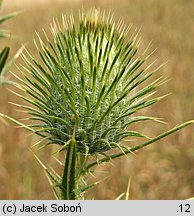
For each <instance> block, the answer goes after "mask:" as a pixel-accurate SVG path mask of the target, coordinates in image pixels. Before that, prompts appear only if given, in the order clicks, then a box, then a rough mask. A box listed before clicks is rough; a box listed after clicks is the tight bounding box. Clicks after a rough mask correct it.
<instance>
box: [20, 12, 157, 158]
mask: <svg viewBox="0 0 194 216" xmlns="http://www.w3.org/2000/svg"><path fill="white" fill-rule="evenodd" d="M128 30H129V29H126V28H125V26H124V24H123V22H122V21H119V22H115V21H114V18H113V16H111V15H108V16H107V15H106V13H104V12H101V11H100V10H96V9H92V10H90V11H89V12H88V13H86V14H85V13H84V12H83V11H82V12H81V13H80V16H79V24H78V26H77V25H76V23H75V21H74V19H73V16H69V17H65V16H64V15H63V16H62V19H61V22H59V21H57V20H55V21H54V22H53V25H51V31H52V34H53V40H49V39H48V37H47V35H46V33H45V38H44V41H46V42H43V39H41V38H40V37H39V35H38V38H39V42H35V44H36V47H37V50H38V52H39V55H40V58H41V61H39V60H37V59H35V57H33V55H32V54H30V52H28V51H26V52H27V55H28V56H27V55H23V57H24V60H25V61H26V64H27V66H26V67H24V68H25V69H26V70H27V71H28V72H29V73H28V74H27V75H25V79H24V80H23V82H24V87H23V88H24V89H25V91H26V92H27V94H28V95H27V96H25V97H24V96H22V97H23V99H25V100H26V101H28V102H29V103H30V104H31V105H33V106H23V107H24V108H25V109H27V110H29V113H30V114H31V115H32V117H30V119H32V120H38V123H37V124H33V125H29V127H33V128H34V127H35V128H36V129H35V131H36V133H37V134H39V135H41V136H43V137H45V139H49V143H55V144H59V145H62V146H64V148H65V147H66V146H67V145H68V144H69V143H70V142H69V141H70V140H71V139H72V135H73V131H74V130H75V137H74V138H75V141H76V151H77V152H80V153H81V154H94V153H103V152H105V151H107V150H109V149H112V148H120V149H122V148H126V147H125V146H123V145H122V144H121V143H120V141H121V140H122V139H123V138H125V137H128V136H136V137H141V136H145V135H143V134H141V133H139V132H137V131H133V130H130V128H131V125H132V123H134V122H137V121H144V120H156V119H155V118H151V117H146V116H136V117H135V116H133V114H134V113H135V112H137V111H138V110H140V109H142V108H144V107H147V106H150V105H152V104H154V103H155V102H157V101H158V100H159V98H154V99H153V98H151V99H149V96H150V95H152V92H153V91H154V90H155V89H156V87H157V86H158V85H159V84H160V82H161V79H160V78H159V79H158V80H156V81H154V82H151V83H150V84H147V85H143V86H142V87H141V84H142V83H143V82H144V81H146V80H147V79H149V78H150V77H151V76H152V74H153V73H154V72H155V71H148V70H147V69H148V68H149V67H146V68H142V65H143V63H144V62H145V60H146V59H147V57H144V55H145V53H146V51H147V50H146V51H145V52H144V53H143V54H142V55H141V56H140V57H136V53H137V49H138V46H139V42H140V41H139V40H138V32H137V34H136V33H135V34H133V35H132V36H131V38H130V39H129V41H127V40H126V37H127V33H128ZM32 77H33V79H32ZM29 96H30V97H29ZM31 98H32V99H31ZM34 106H35V107H36V108H34ZM40 122H41V123H40ZM127 128H128V130H126V129H127ZM145 137H146V136H145Z"/></svg>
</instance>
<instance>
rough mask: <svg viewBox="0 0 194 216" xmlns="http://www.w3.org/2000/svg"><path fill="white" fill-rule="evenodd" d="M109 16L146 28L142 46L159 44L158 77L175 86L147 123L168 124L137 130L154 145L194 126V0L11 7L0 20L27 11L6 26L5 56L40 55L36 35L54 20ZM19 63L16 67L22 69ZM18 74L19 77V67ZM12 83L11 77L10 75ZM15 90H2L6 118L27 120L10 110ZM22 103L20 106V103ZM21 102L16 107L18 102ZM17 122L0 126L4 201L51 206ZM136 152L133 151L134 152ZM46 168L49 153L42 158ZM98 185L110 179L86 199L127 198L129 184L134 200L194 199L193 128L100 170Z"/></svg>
mask: <svg viewBox="0 0 194 216" xmlns="http://www.w3.org/2000/svg"><path fill="white" fill-rule="evenodd" d="M92 6H95V7H99V8H102V9H106V10H111V11H113V12H114V13H115V16H116V17H120V16H122V17H123V19H124V21H125V23H128V24H130V23H133V25H134V26H135V27H142V30H141V34H142V35H143V44H142V46H144V45H147V44H148V43H149V42H150V41H151V40H152V41H153V48H158V49H157V52H156V53H155V54H154V56H153V58H158V59H159V60H158V64H160V63H162V62H165V61H167V60H168V63H167V65H166V66H165V67H163V68H162V69H161V70H160V72H159V73H160V74H164V75H165V76H167V77H169V79H170V81H169V82H167V83H166V84H164V85H163V86H161V87H160V88H159V90H158V91H159V93H160V94H166V93H169V92H170V93H172V94H171V95H170V96H168V97H167V98H165V99H164V100H162V101H161V102H159V103H157V104H156V105H154V106H153V107H151V108H147V109H145V110H144V112H145V114H146V115H150V116H157V117H160V118H163V120H164V121H166V122H168V124H153V123H146V124H144V125H143V128H141V127H142V126H140V125H137V127H139V128H140V129H141V131H143V132H145V133H147V134H149V135H150V136H151V137H154V136H156V135H158V134H159V133H161V132H163V131H165V130H168V129H170V128H172V127H173V126H175V125H176V124H180V123H182V122H184V121H187V120H190V119H194V60H193V54H194V43H193V38H194V22H193V11H194V4H193V1H192V0H187V1H186V0H168V1H164V0H161V1H155V0H146V1H144V0H136V1H132V0H119V1H116V0H112V1H111V0H93V1H89V0H72V1H70V0H57V1H51V0H36V1H30V0H29V1H24V0H16V1H13V0H5V1H4V3H3V7H2V11H1V13H2V14H6V13H7V12H11V11H17V10H22V13H21V14H20V15H18V16H17V17H15V18H13V19H12V20H10V21H8V22H6V24H5V25H4V27H5V28H7V29H10V30H11V32H12V34H14V35H16V36H13V37H12V36H11V38H8V39H2V40H1V42H0V48H2V47H3V46H4V45H10V46H11V54H14V53H15V52H16V51H17V50H18V49H19V48H20V47H21V45H22V44H27V47H28V48H29V49H31V50H33V49H34V44H33V37H34V36H35V31H38V32H41V30H42V28H44V29H49V24H50V22H52V19H53V17H60V14H61V13H62V12H63V13H70V11H76V10H77V9H80V8H82V7H84V8H89V7H92ZM20 61H21V59H20V58H19V59H18V60H17V63H18V64H20ZM12 71H14V72H15V73H18V72H17V68H16V67H15V66H13V67H12ZM9 76H10V77H11V75H9ZM8 88H11V89H13V87H9V86H0V112H1V113H4V114H7V115H9V116H12V117H14V118H16V119H21V118H23V117H24V114H23V113H19V112H17V111H16V110H15V107H14V106H13V105H11V104H9V103H8V102H10V101H14V102H16V98H15V96H14V95H13V94H12V93H10V91H9V90H8ZM17 100H18V99H17ZM17 102H18V101H17ZM37 139H38V138H37V137H36V136H29V133H28V132H26V131H25V130H24V129H21V128H17V127H16V125H15V124H13V123H12V122H7V124H4V123H0V199H53V198H54V197H53V194H52V191H51V189H50V186H49V184H48V181H47V179H46V177H45V174H44V172H43V171H42V168H41V167H40V165H39V164H38V163H37V161H36V160H35V158H34V156H33V155H32V153H31V152H30V151H29V147H30V146H31V145H33V143H35V142H36V141H37ZM129 145H130V144H129ZM40 156H41V158H42V159H43V160H44V162H45V161H46V163H48V164H52V160H51V159H50V149H48V151H47V152H46V151H42V152H40ZM96 175H97V176H96V178H100V176H103V177H104V176H109V178H107V179H106V180H104V181H103V182H102V183H100V184H99V185H98V186H96V187H95V188H94V189H92V190H90V191H89V192H88V193H87V195H86V199H93V198H94V199H115V198H116V197H117V196H119V195H120V194H121V193H123V192H125V191H126V187H127V183H128V179H129V177H131V185H130V194H129V199H187V198H190V197H193V196H194V126H190V127H187V128H185V129H183V130H181V131H180V132H178V133H176V134H173V135H171V136H169V137H167V138H165V139H164V140H162V141H159V142H157V143H155V144H153V145H152V146H149V147H147V148H145V149H143V150H140V151H139V152H137V154H136V156H133V155H130V156H129V157H123V158H120V159H117V160H116V161H115V162H114V164H107V165H101V166H100V167H98V168H97V174H96Z"/></svg>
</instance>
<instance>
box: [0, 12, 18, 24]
mask: <svg viewBox="0 0 194 216" xmlns="http://www.w3.org/2000/svg"><path fill="white" fill-rule="evenodd" d="M19 13H20V12H12V13H9V14H7V15H5V16H1V17H0V24H2V23H4V22H5V21H6V20H8V19H11V18H12V17H14V16H16V15H18V14H19Z"/></svg>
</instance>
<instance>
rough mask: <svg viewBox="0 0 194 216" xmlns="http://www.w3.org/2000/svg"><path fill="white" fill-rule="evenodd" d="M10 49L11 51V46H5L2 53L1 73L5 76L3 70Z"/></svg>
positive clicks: (0, 56)
mask: <svg viewBox="0 0 194 216" xmlns="http://www.w3.org/2000/svg"><path fill="white" fill-rule="evenodd" d="M9 51H10V48H9V47H5V48H4V49H3V50H2V51H1V53H0V75H2V76H3V74H2V70H3V68H4V66H5V63H6V60H7V58H8V56H9Z"/></svg>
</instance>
